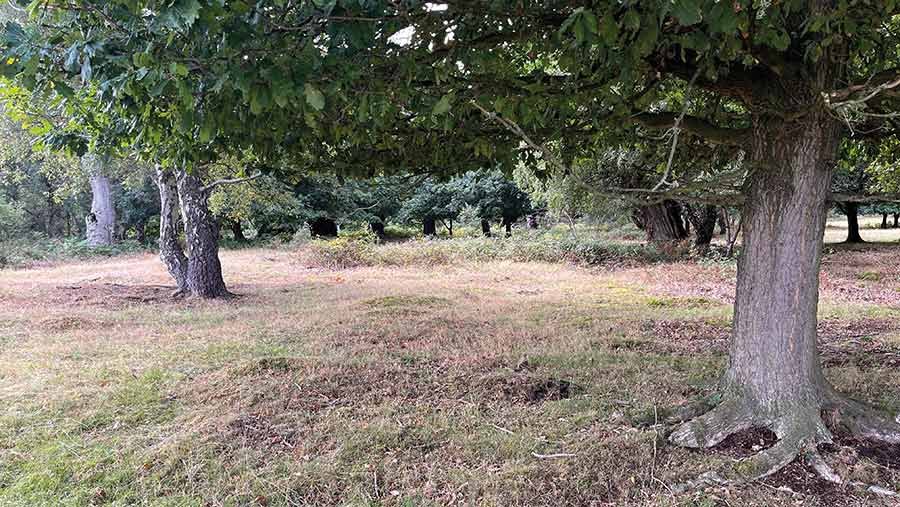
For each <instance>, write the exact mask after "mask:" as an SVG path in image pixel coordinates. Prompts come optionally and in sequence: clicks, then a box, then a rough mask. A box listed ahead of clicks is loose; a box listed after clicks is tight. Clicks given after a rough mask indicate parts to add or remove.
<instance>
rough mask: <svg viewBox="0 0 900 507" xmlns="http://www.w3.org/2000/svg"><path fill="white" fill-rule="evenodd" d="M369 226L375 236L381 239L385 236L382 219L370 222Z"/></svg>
mask: <svg viewBox="0 0 900 507" xmlns="http://www.w3.org/2000/svg"><path fill="white" fill-rule="evenodd" d="M369 228H370V229H372V233H374V234H375V237H377V238H378V239H380V240H383V239H384V238H385V236H386V233H385V231H384V222H383V221H378V222H370V223H369Z"/></svg>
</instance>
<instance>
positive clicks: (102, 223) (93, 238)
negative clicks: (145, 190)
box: [81, 153, 116, 246]
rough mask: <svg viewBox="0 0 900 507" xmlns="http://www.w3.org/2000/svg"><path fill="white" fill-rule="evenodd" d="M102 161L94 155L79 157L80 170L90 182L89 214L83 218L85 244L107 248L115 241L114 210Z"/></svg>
mask: <svg viewBox="0 0 900 507" xmlns="http://www.w3.org/2000/svg"><path fill="white" fill-rule="evenodd" d="M104 160H105V159H104V157H101V156H100V155H97V154H95V153H87V154H85V155H84V156H82V157H81V168H82V170H83V171H84V172H85V173H86V174H88V176H89V177H90V182H91V212H90V213H89V214H88V215H87V217H85V230H86V232H87V242H88V244H89V245H91V246H109V245H112V244H113V243H114V242H115V240H116V208H115V206H113V200H112V187H111V185H110V183H109V178H108V177H106V175H105V174H104V173H103V169H104V167H103V166H104V165H105V164H104Z"/></svg>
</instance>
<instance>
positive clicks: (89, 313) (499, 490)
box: [0, 248, 900, 507]
mask: <svg viewBox="0 0 900 507" xmlns="http://www.w3.org/2000/svg"><path fill="white" fill-rule="evenodd" d="M297 259H298V257H297V256H296V255H294V254H292V253H290V252H285V251H269V250H243V251H234V252H223V263H224V266H225V271H226V273H227V281H228V283H229V286H230V287H231V288H233V290H234V291H235V292H237V293H239V294H240V295H241V296H240V297H239V298H236V299H233V300H229V301H224V302H202V301H189V302H185V301H172V300H171V299H169V297H168V294H169V292H170V291H171V289H172V287H170V284H169V281H168V279H167V276H166V274H165V272H164V270H163V268H162V267H161V265H160V264H159V262H158V260H157V259H156V258H155V257H154V256H150V255H146V256H133V257H120V258H116V259H112V260H106V261H101V262H88V263H80V264H70V265H63V266H56V267H42V268H38V269H32V270H23V271H13V272H9V271H5V272H0V505H3V506H7V505H10V506H41V505H47V506H51V505H52V506H57V505H73V506H74V505H79V506H81V505H85V506H86V505H135V504H136V505H170V506H179V507H180V506H195V505H196V506H207V505H209V506H218V505H223V506H224V505H285V506H286V505H390V506H394V505H396V506H408V505H409V506H419V505H477V506H482V505H483V506H487V505H529V506H530V505H547V506H551V505H553V506H557V505H577V506H604V505H635V506H717V505H722V506H726V505H727V506H751V505H752V506H771V505H808V506H818V505H891V504H890V503H889V502H888V501H887V500H885V499H882V498H879V497H876V496H872V495H868V494H863V493H860V492H858V491H851V490H843V489H840V488H835V487H833V486H830V485H827V484H822V483H820V482H819V481H818V480H817V479H816V478H815V477H813V475H812V474H810V473H809V472H808V471H807V470H806V469H805V468H804V467H802V466H800V465H791V466H790V467H788V468H787V469H785V471H783V472H782V473H780V474H777V475H776V476H774V477H771V478H769V479H767V480H766V481H764V482H762V483H759V484H754V485H751V486H747V487H743V488H729V489H725V488H712V489H709V490H705V491H698V492H693V493H690V494H686V495H673V494H671V493H670V490H669V486H670V485H671V484H675V483H677V482H679V481H681V480H683V479H685V478H690V477H693V476H695V475H697V474H699V473H700V472H702V471H705V470H709V469H711V468H715V467H717V466H718V465H720V464H721V463H723V462H725V461H727V460H731V459H736V458H739V457H740V456H743V455H746V454H747V453H749V452H753V451H754V449H758V448H761V447H764V446H766V445H769V444H770V440H767V438H768V437H767V435H766V434H765V432H751V433H748V434H743V435H738V436H736V437H734V438H732V439H730V440H729V441H727V442H725V443H723V444H722V446H720V447H719V448H718V449H716V450H715V451H713V452H691V451H686V450H683V449H679V448H671V447H668V446H666V445H665V441H664V439H663V438H662V437H663V434H664V430H665V429H664V428H661V427H658V426H654V425H653V424H652V422H653V421H654V415H658V411H659V410H661V409H662V408H663V407H668V406H671V405H674V404H678V403H681V402H684V401H686V400H690V399H694V398H695V397H697V396H699V395H702V394H706V393H709V392H710V389H711V387H712V385H713V382H714V380H715V379H716V376H717V374H718V372H719V371H720V369H721V367H722V366H723V364H724V351H725V348H726V344H727V337H728V332H729V327H730V318H731V308H730V306H729V305H728V303H727V302H728V301H729V299H730V297H731V296H730V291H731V290H732V289H731V287H733V285H732V284H733V277H734V268H733V265H731V264H715V263H710V264H692V263H679V264H670V265H660V266H651V267H645V268H641V269H616V270H609V271H592V270H584V269H576V268H572V267H568V266H564V265H546V264H513V263H487V264H482V265H477V266H474V265H464V266H451V267H447V266H443V267H440V268H433V269H432V268H427V269H422V268H392V269H386V268H361V269H353V270H344V271H325V270H318V269H309V268H307V267H305V266H303V265H302V264H300V263H299V262H298V260H297ZM824 266H825V275H824V276H823V283H822V294H823V303H822V305H821V323H820V327H819V330H820V335H821V337H822V348H823V355H824V357H825V361H826V365H827V374H828V376H829V378H830V379H831V380H832V381H833V382H834V383H835V384H836V385H837V386H838V387H839V388H840V389H842V390H843V391H845V392H848V393H850V394H852V395H854V396H856V397H858V398H862V399H866V400H869V401H871V402H872V403H875V404H876V405H879V406H881V407H882V408H884V409H888V410H893V411H896V410H897V409H898V408H900V397H898V394H900V388H898V385H900V383H898V381H900V371H898V369H897V367H896V366H897V365H898V364H900V360H898V357H900V355H898V354H900V325H898V324H897V323H898V322H900V320H898V317H900V306H898V305H897V301H896V300H897V299H900V298H898V297H897V296H900V292H897V289H898V287H900V286H898V283H900V276H898V275H900V274H898V271H897V267H896V266H897V263H896V253H895V252H894V251H893V250H891V249H888V248H878V249H876V250H875V251H871V252H869V251H863V252H855V251H843V250H841V251H838V252H836V253H834V254H830V255H829V256H828V257H827V258H826V260H825V262H824ZM891 291H893V294H896V295H897V296H895V297H893V298H891V297H890V296H891V294H892V292H891ZM636 418H642V419H643V420H645V421H647V420H649V421H650V423H651V424H650V425H649V426H646V427H644V429H639V428H637V427H635V426H634V425H633V424H632V423H631V422H629V421H633V420H635V419H636ZM848 443H849V442H841V441H839V442H838V443H837V444H836V445H835V446H834V447H833V448H832V449H828V450H827V452H826V453H825V454H826V456H827V459H829V461H830V462H831V463H832V464H833V465H834V466H835V467H836V468H839V469H840V471H841V472H842V473H844V474H845V475H846V476H848V477H852V478H855V479H857V480H867V481H870V482H877V483H879V484H882V485H884V486H887V487H893V488H897V487H900V469H898V461H900V460H898V455H900V453H898V451H897V449H894V448H884V447H874V448H873V447H866V446H863V447H861V449H862V450H860V451H859V452H858V453H856V452H854V451H851V450H850V448H849V447H847V445H846V444H848ZM554 456H555V457H554Z"/></svg>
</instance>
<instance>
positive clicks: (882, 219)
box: [881, 213, 888, 229]
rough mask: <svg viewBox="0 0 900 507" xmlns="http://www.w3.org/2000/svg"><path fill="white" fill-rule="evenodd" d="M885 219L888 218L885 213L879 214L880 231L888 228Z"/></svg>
mask: <svg viewBox="0 0 900 507" xmlns="http://www.w3.org/2000/svg"><path fill="white" fill-rule="evenodd" d="M887 217H888V214H887V213H882V214H881V228H882V229H887V228H888V221H887Z"/></svg>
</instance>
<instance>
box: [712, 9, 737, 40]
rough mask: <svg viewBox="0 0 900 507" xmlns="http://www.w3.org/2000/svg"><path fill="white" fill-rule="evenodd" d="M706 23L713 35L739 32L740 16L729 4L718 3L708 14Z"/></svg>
mask: <svg viewBox="0 0 900 507" xmlns="http://www.w3.org/2000/svg"><path fill="white" fill-rule="evenodd" d="M706 22H707V23H708V24H709V30H710V32H712V33H733V32H734V31H735V30H737V24H738V16H737V14H736V13H735V12H734V8H733V7H732V6H731V4H730V3H728V2H717V3H716V4H715V5H713V6H712V8H711V9H709V11H707V14H706Z"/></svg>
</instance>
